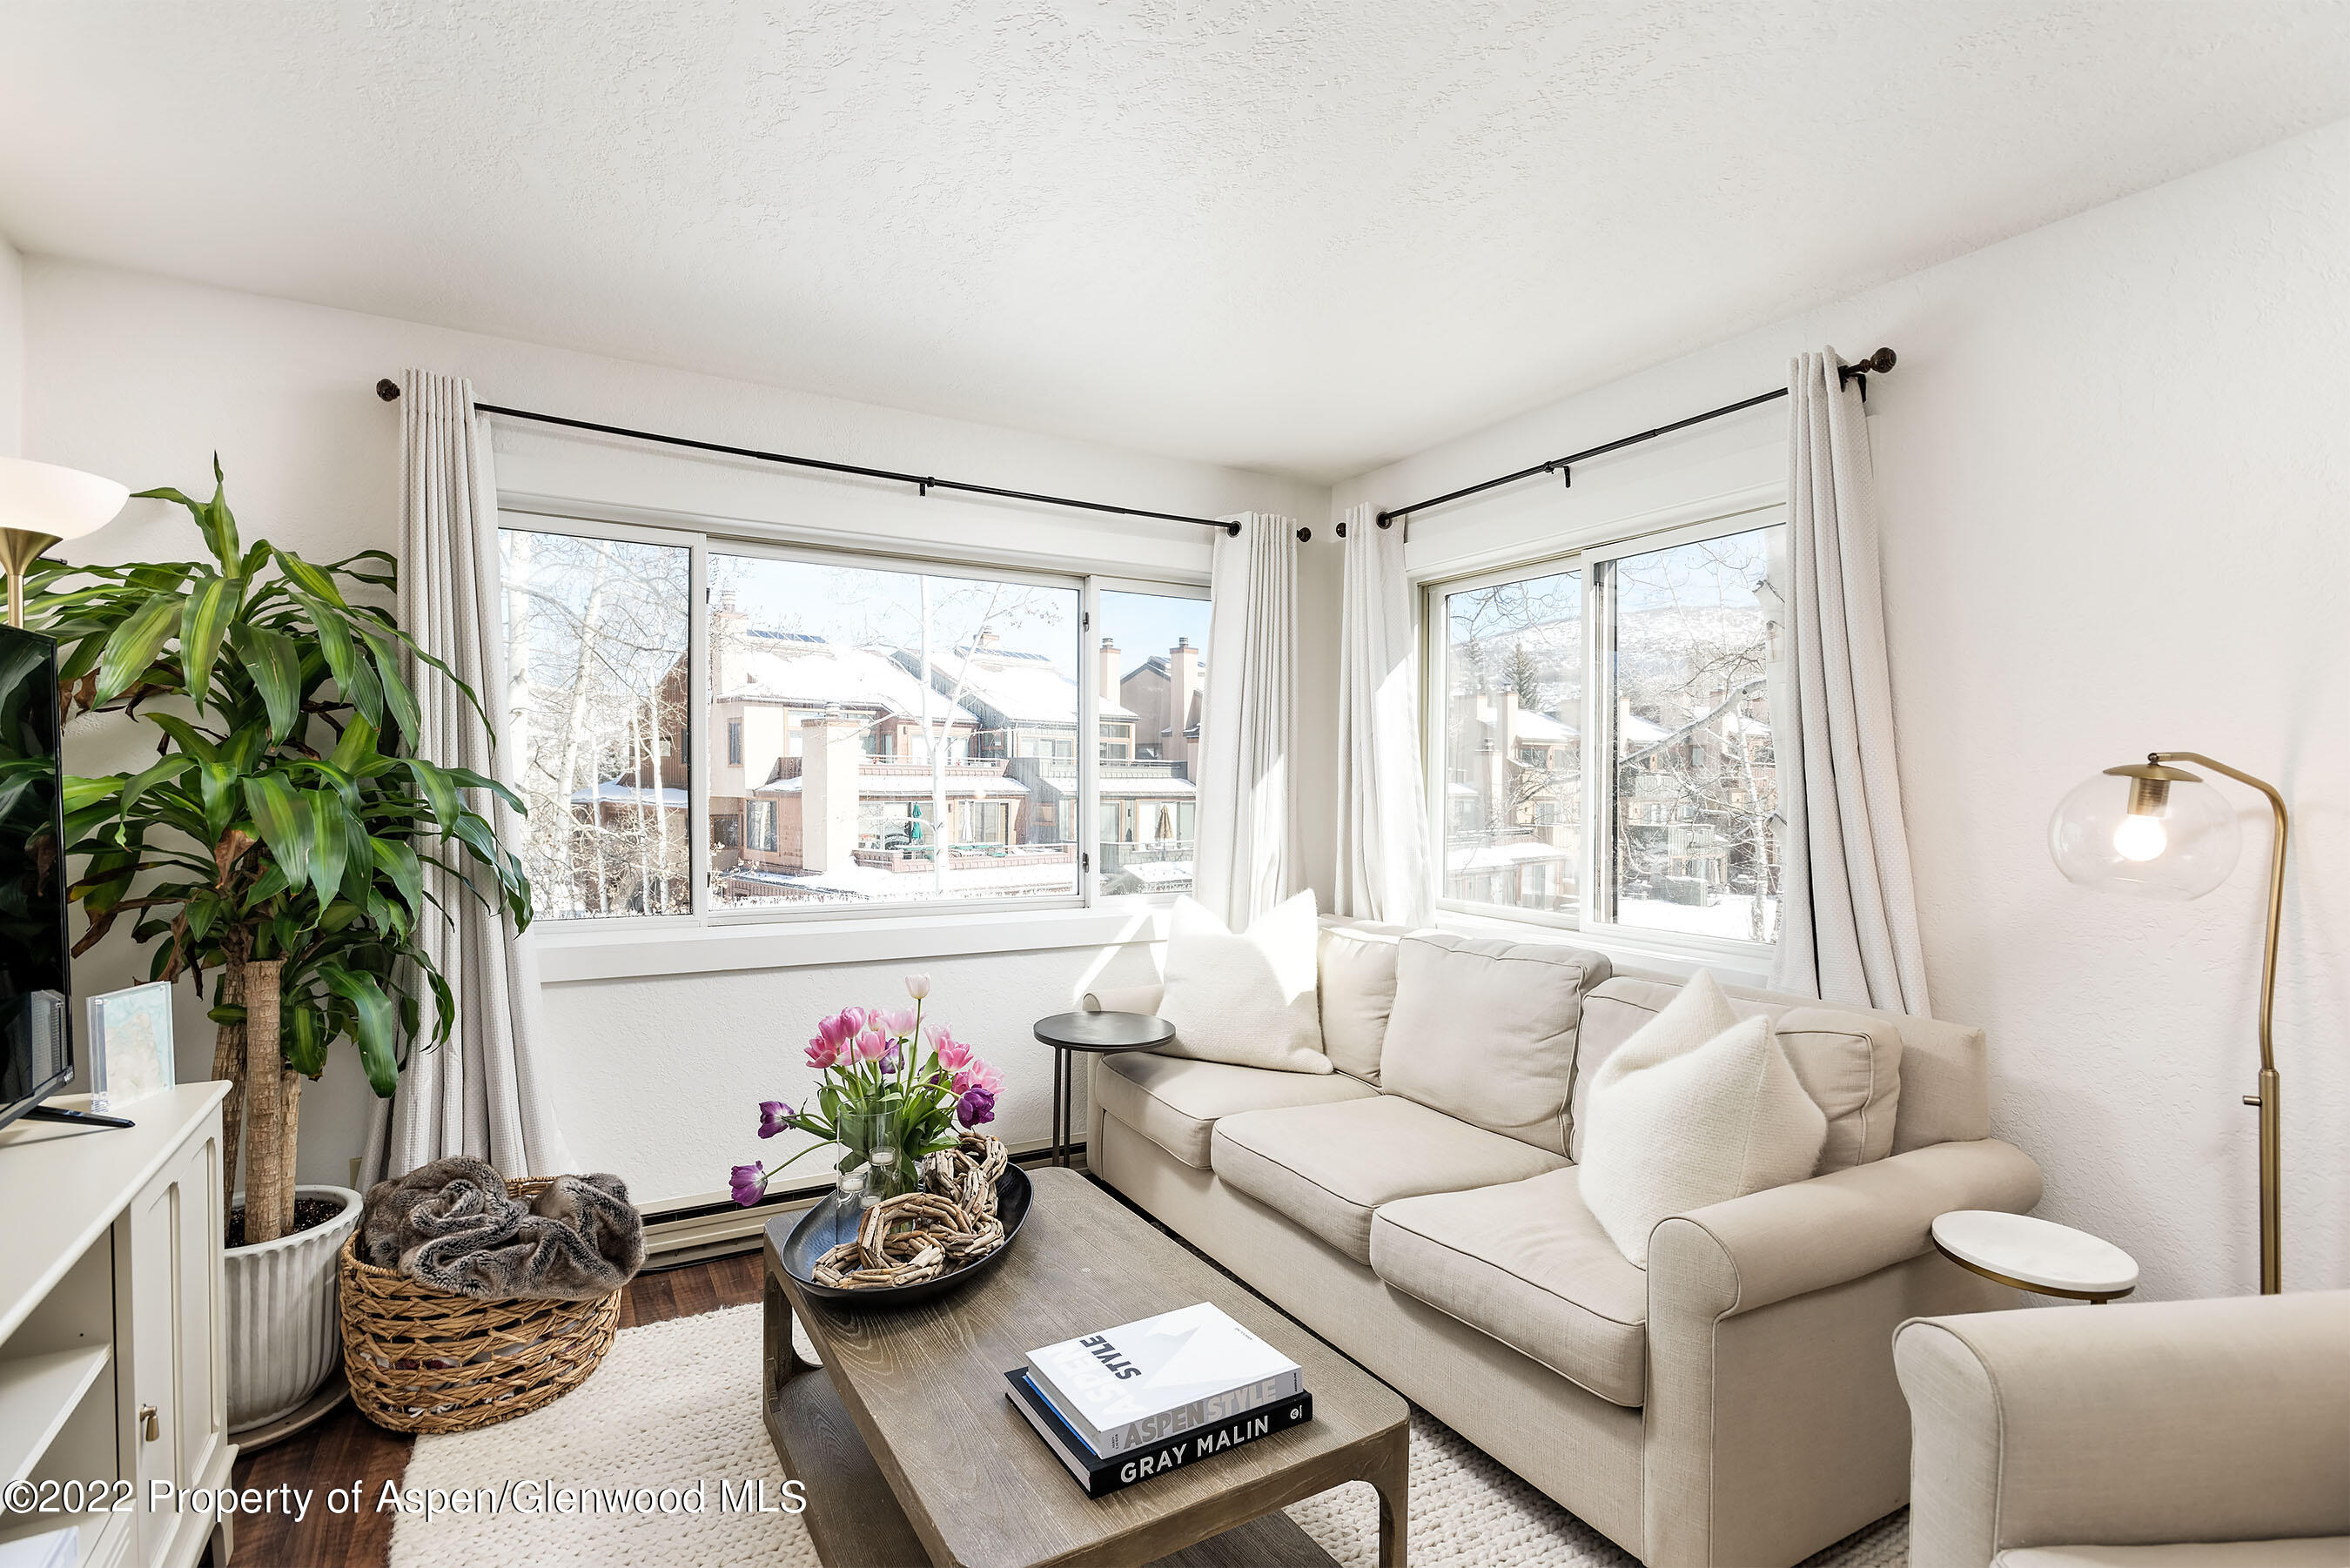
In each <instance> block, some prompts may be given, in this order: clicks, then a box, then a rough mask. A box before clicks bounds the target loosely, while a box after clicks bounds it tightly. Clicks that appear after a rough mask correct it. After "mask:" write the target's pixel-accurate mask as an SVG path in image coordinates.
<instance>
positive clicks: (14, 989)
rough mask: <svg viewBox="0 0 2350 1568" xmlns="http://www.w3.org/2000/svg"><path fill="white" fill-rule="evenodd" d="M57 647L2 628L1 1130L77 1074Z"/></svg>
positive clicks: (28, 633)
mask: <svg viewBox="0 0 2350 1568" xmlns="http://www.w3.org/2000/svg"><path fill="white" fill-rule="evenodd" d="M58 739H59V736H58V723H57V645H56V644H55V643H53V642H51V641H50V640H49V639H47V638H46V637H43V636H42V635H41V634H40V633H38V632H32V631H23V630H19V629H18V628H15V627H6V626H0V1127H5V1126H6V1125H7V1124H8V1123H10V1122H13V1121H15V1120H16V1118H17V1117H18V1116H23V1115H25V1114H26V1112H27V1111H30V1110H32V1109H33V1108H34V1107H35V1106H38V1105H39V1104H40V1103H41V1101H42V1099H43V1098H44V1097H45V1096H49V1095H53V1094H56V1093H57V1091H58V1090H59V1089H61V1088H63V1087H64V1086H65V1085H66V1083H67V1081H68V1079H70V1078H71V1077H72V1076H73V1068H74V1059H73V1035H72V1032H71V1030H70V1028H69V1026H68V1017H69V1015H70V1012H71V1010H70V1009H69V1008H68V1006H67V1005H66V999H67V997H68V995H69V994H70V992H71V984H72V982H71V979H70V972H69V955H68V951H67V947H66V864H65V811H64V808H65V791H64V787H63V785H64V763H63V759H62V758H61V756H60V755H59V747H58Z"/></svg>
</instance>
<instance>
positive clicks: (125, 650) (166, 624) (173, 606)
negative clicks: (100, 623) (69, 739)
mask: <svg viewBox="0 0 2350 1568" xmlns="http://www.w3.org/2000/svg"><path fill="white" fill-rule="evenodd" d="M179 618H180V596H179V595H178V594H177V593H159V594H155V595H153V596H151V597H150V598H149V599H148V600H147V602H146V603H145V604H143V605H141V606H140V607H139V608H138V609H137V610H135V611H134V612H132V614H131V616H130V618H129V619H128V620H126V621H124V622H123V623H122V624H121V625H120V626H118V627H116V628H114V635H113V636H111V637H109V638H108V639H106V651H105V652H103V653H101V654H100V655H99V659H98V701H100V702H110V701H113V700H114V699H115V698H117V697H120V695H122V693H123V692H125V691H129V690H130V687H131V686H132V685H133V684H134V683H136V682H137V680H138V679H139V678H140V676H141V675H143V674H145V673H146V672H147V667H148V666H149V665H151V664H152V663H154V662H155V655H156V654H157V653H159V652H161V650H162V647H163V644H164V642H165V641H166V640H167V639H169V638H170V637H171V635H172V624H173V623H174V622H175V621H177V620H178V619H179Z"/></svg>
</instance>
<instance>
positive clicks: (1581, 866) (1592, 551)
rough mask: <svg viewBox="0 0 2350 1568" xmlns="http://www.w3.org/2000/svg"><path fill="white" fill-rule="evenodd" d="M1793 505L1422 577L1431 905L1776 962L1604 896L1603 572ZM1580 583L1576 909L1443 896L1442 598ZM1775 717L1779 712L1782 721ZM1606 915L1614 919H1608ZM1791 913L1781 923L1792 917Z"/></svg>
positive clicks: (1765, 503) (1753, 499) (1418, 601)
mask: <svg viewBox="0 0 2350 1568" xmlns="http://www.w3.org/2000/svg"><path fill="white" fill-rule="evenodd" d="M1786 521H1787V508H1786V503H1785V498H1784V495H1783V493H1773V494H1772V495H1770V496H1769V497H1768V498H1767V499H1766V498H1764V497H1761V496H1755V495H1752V494H1751V493H1750V494H1748V495H1744V496H1739V497H1735V498H1723V499H1722V500H1721V501H1719V502H1717V503H1715V504H1711V505H1703V506H1697V507H1684V508H1679V509H1677V510H1676V511H1674V512H1673V513H1670V514H1661V515H1650V516H1648V517H1643V518H1638V519H1633V520H1630V521H1627V522H1624V523H1620V524H1617V525H1615V526H1613V527H1608V528H1603V529H1596V530H1591V531H1588V532H1587V533H1586V535H1585V536H1584V537H1582V538H1581V539H1579V540H1578V541H1577V542H1576V543H1575V544H1574V545H1571V546H1568V547H1566V548H1560V547H1559V546H1558V545H1556V544H1555V543H1554V544H1552V545H1548V546H1547V547H1544V548H1540V549H1529V550H1527V551H1525V552H1524V553H1523V554H1521V555H1516V556H1505V557H1502V558H1500V559H1498V560H1496V559H1490V558H1489V559H1487V560H1483V561H1480V562H1479V563H1477V565H1476V568H1475V569H1474V570H1459V569H1447V568H1445V567H1442V566H1439V567H1437V568H1435V569H1431V570H1426V571H1422V572H1416V573H1413V574H1412V575H1411V580H1412V582H1413V585H1414V587H1416V588H1417V589H1418V592H1417V593H1416V594H1415V595H1414V596H1413V611H1414V614H1415V615H1417V616H1418V618H1419V626H1418V628H1416V629H1417V632H1418V637H1419V649H1420V713H1419V717H1420V757H1421V769H1422V779H1423V785H1424V790H1425V794H1426V831H1427V835H1428V846H1429V847H1428V856H1429V868H1430V870H1429V874H1430V880H1431V882H1432V884H1433V886H1432V887H1431V888H1430V907H1431V908H1433V909H1436V910H1438V911H1440V913H1442V914H1447V915H1451V916H1454V917H1456V918H1458V919H1464V920H1468V921H1472V922H1489V921H1490V922H1495V923H1499V924H1503V925H1523V926H1536V927H1542V928H1544V929H1549V930H1557V931H1572V932H1574V933H1575V934H1576V935H1577V936H1580V937H1582V938H1584V939H1586V940H1589V941H1592V942H1594V943H1595V944H1597V945H1602V946H1607V947H1622V948H1630V949H1635V950H1647V951H1650V952H1655V953H1659V954H1663V955H1668V956H1671V957H1676V958H1684V959H1692V960H1699V961H1721V962H1725V963H1728V964H1732V965H1738V966H1742V967H1748V968H1751V967H1752V966H1754V965H1756V964H1758V963H1760V964H1764V965H1767V964H1768V962H1769V961H1770V959H1771V957H1772V955H1773V953H1774V952H1775V951H1776V950H1777V947H1778V944H1777V943H1776V942H1775V941H1766V942H1752V941H1748V940H1745V939H1743V938H1736V937H1713V936H1706V935H1702V934H1700V933H1696V932H1688V931H1675V930H1670V929H1661V928H1657V927H1650V926H1627V925H1624V924H1622V923H1620V922H1618V921H1617V920H1616V919H1614V917H1613V912H1612V908H1608V907H1611V906H1612V904H1613V901H1614V900H1613V885H1612V882H1611V883H1610V884H1608V885H1607V892H1606V894H1605V895H1604V896H1603V894H1602V890H1601V889H1602V884H1601V880H1600V878H1601V877H1602V876H1603V875H1606V874H1607V867H1609V866H1610V864H1611V860H1612V852H1613V846H1614V834H1615V819H1614V812H1613V809H1612V803H1613V799H1614V790H1615V785H1614V781H1613V780H1612V779H1611V778H1610V777H1609V776H1608V775H1609V774H1610V772H1611V771H1612V762H1613V759H1614V757H1615V755H1616V723H1615V704H1614V703H1613V702H1612V701H1608V699H1607V694H1608V693H1609V692H1611V691H1613V689H1614V684H1615V669H1614V659H1613V647H1614V637H1613V635H1612V634H1613V630H1614V624H1615V606H1614V605H1613V604H1612V603H1611V602H1609V601H1610V600H1611V598H1612V595H1611V594H1610V593H1608V592H1607V589H1606V588H1605V587H1603V584H1602V578H1603V574H1601V573H1600V572H1598V571H1597V570H1596V567H1598V566H1600V565H1602V564H1605V563H1611V562H1615V561H1618V560H1621V559H1623V558H1625V557H1627V556H1642V555H1647V554H1649V553H1650V552H1652V551H1657V550H1666V549H1671V548H1673V547H1674V546H1676V545H1690V544H1697V543H1701V542H1703V541H1705V540H1708V539H1720V538H1724V537H1727V536H1728V535H1733V534H1747V533H1752V532H1754V531H1756V530H1758V529H1763V528H1771V527H1783V526H1784V525H1785V524H1786ZM1570 571H1571V572H1573V573H1575V575H1576V576H1577V578H1578V581H1579V587H1580V592H1579V599H1580V606H1581V609H1580V617H1581V624H1580V625H1579V627H1578V628H1577V630H1576V639H1577V642H1578V644H1579V646H1580V648H1581V650H1582V658H1583V699H1582V714H1581V745H1580V772H1581V780H1582V787H1581V797H1582V798H1581V800H1580V803H1579V809H1580V813H1581V821H1580V828H1581V833H1580V850H1581V853H1580V855H1579V856H1578V857H1577V858H1576V860H1575V877H1576V891H1575V904H1574V907H1573V908H1572V909H1528V908H1523V907H1520V906H1514V905H1508V904H1492V903H1483V902H1480V901H1477V900H1475V899H1470V898H1450V897H1447V896H1446V894H1445V890H1444V889H1445V840H1446V836H1447V826H1446V818H1447V812H1448V803H1449V799H1450V797H1449V795H1448V794H1446V787H1447V784H1448V782H1449V774H1450V771H1451V770H1450V767H1449V766H1448V763H1447V758H1446V756H1445V730H1446V723H1445V704H1446V701H1447V700H1448V698H1449V695H1450V691H1451V671H1450V670H1449V668H1448V666H1447V663H1446V653H1447V649H1448V647H1449V631H1448V627H1447V618H1446V616H1445V612H1444V599H1445V597H1446V596H1447V595H1449V594H1453V593H1458V592H1461V591H1464V590H1474V589H1477V588H1482V587H1494V586H1496V585H1499V584H1503V583H1511V582H1519V581H1523V580H1524V579H1526V578H1528V577H1537V576H1553V575H1556V574H1558V573H1563V572H1570ZM1777 718H1778V715H1777V714H1776V713H1775V712H1774V713H1773V722H1777ZM1603 908H1606V909H1607V912H1601V909H1603ZM1784 918H1785V917H1784V913H1783V912H1782V916H1781V919H1784Z"/></svg>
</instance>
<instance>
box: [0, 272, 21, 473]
mask: <svg viewBox="0 0 2350 1568" xmlns="http://www.w3.org/2000/svg"><path fill="white" fill-rule="evenodd" d="M24 406H25V262H24V258H23V257H22V256H19V255H18V254H16V247H15V246H13V245H11V244H9V243H8V240H7V236H6V235H5V234H0V457H16V456H20V455H21V452H20V446H21V442H22V440H23V431H22V428H21V427H22V424H23V411H24Z"/></svg>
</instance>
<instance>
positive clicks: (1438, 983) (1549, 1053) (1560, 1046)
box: [1379, 931, 1609, 1155]
mask: <svg viewBox="0 0 2350 1568" xmlns="http://www.w3.org/2000/svg"><path fill="white" fill-rule="evenodd" d="M1608 973H1609V971H1608V967H1607V959H1605V958H1604V957H1602V956H1601V955H1599V954H1598V953H1595V952H1588V951H1586V950H1583V949H1581V948H1571V947H1566V946H1565V945H1563V944H1561V943H1557V942H1507V941H1493V940H1473V939H1471V938H1468V937H1461V936H1455V935H1453V934H1451V932H1449V931H1414V932H1412V933H1411V934H1410V935H1409V936H1408V937H1405V938H1403V939H1402V940H1401V941H1400V942H1399V943H1398V944H1397V950H1396V998H1395V1011H1394V1012H1393V1013H1391V1014H1390V1015H1389V1016H1388V1032H1387V1039H1386V1040H1385V1042H1384V1043H1383V1044H1382V1045H1381V1048H1380V1052H1379V1087H1380V1088H1382V1089H1384V1090H1386V1091H1387V1092H1388V1093H1389V1094H1392V1095H1402V1096H1405V1097H1406V1098H1408V1099H1413V1100H1417V1101H1419V1103H1420V1104H1421V1105H1423V1106H1429V1107H1430V1109H1433V1110H1439V1111H1443V1112H1445V1113H1446V1114H1447V1115H1450V1116H1458V1117H1459V1118H1461V1120H1462V1121H1465V1122H1469V1123H1471V1124H1473V1125H1474V1126H1477V1127H1483V1128H1485V1129H1486V1130H1487V1131H1489V1132H1497V1133H1503V1134H1506V1135H1507V1136H1509V1137H1513V1138H1517V1139H1519V1140H1521V1141H1522V1142H1525V1143H1530V1144H1533V1145H1534V1146H1535V1147H1538V1148H1544V1149H1548V1150H1549V1151H1551V1152H1552V1153H1553V1154H1560V1155H1563V1154H1565V1152H1566V1148H1567V1099H1568V1096H1569V1093H1570V1092H1571V1090H1572V1089H1573V1087H1574V1083H1575V1037H1576V1031H1577V1028H1578V1026H1579V1025H1580V1024H1581V1023H1582V1019H1583V995H1584V992H1586V991H1588V990H1590V989H1591V987H1593V986H1594V985H1596V984H1597V983H1598V982H1599V981H1603V980H1606V979H1607V976H1608Z"/></svg>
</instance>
